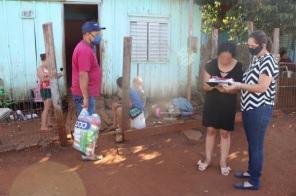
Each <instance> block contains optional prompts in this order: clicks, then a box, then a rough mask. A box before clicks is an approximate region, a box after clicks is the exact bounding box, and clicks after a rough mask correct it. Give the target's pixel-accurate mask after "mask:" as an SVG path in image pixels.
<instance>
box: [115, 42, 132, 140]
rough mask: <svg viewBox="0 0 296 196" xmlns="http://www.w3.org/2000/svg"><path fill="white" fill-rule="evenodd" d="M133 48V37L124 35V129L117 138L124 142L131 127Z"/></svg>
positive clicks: (122, 123) (122, 122)
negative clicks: (125, 135)
mask: <svg viewBox="0 0 296 196" xmlns="http://www.w3.org/2000/svg"><path fill="white" fill-rule="evenodd" d="M131 50H132V38H131V37H124V41H123V67H122V119H121V126H122V130H121V133H118V134H121V137H119V138H117V139H116V142H124V139H125V137H124V132H125V131H126V130H128V129H129V128H130V118H129V109H130V101H129V100H130V98H129V89H130V75H131Z"/></svg>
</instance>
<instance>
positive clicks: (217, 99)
mask: <svg viewBox="0 0 296 196" xmlns="http://www.w3.org/2000/svg"><path fill="white" fill-rule="evenodd" d="M236 103H237V98H236V95H230V94H222V93H220V92H218V91H217V90H216V89H215V90H213V91H212V92H208V93H207V94H206V98H205V104H204V109H203V121H202V122H203V126H205V127H214V128H216V129H224V130H227V131H233V130H234V121H235V113H236Z"/></svg>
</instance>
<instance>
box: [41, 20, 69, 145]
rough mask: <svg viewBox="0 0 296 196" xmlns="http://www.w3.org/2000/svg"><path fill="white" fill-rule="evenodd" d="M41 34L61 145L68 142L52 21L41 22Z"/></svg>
mask: <svg viewBox="0 0 296 196" xmlns="http://www.w3.org/2000/svg"><path fill="white" fill-rule="evenodd" d="M43 35H44V43H45V50H46V61H47V68H48V71H49V74H50V75H51V76H54V77H51V78H50V88H51V96H52V102H53V108H54V116H55V120H56V121H57V129H58V133H59V139H60V142H61V145H62V146H65V145H67V144H68V140H67V132H66V127H65V117H64V114H63V111H62V101H61V95H60V89H59V84H58V78H57V66H56V58H55V50H54V40H53V31H52V23H46V24H43Z"/></svg>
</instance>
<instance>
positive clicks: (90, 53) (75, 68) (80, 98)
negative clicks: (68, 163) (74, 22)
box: [71, 21, 105, 160]
mask: <svg viewBox="0 0 296 196" xmlns="http://www.w3.org/2000/svg"><path fill="white" fill-rule="evenodd" d="M103 29H105V28H102V27H100V26H99V25H98V24H97V23H96V22H92V21H89V22H85V23H84V24H83V25H82V33H83V39H82V40H81V41H80V42H79V43H78V44H77V45H76V47H75V49H74V52H73V56H72V87H71V91H72V94H73V100H74V103H75V107H76V112H77V115H79V114H80V112H81V110H82V108H86V109H87V110H88V113H89V115H92V114H94V113H95V97H97V96H100V90H101V81H102V68H101V66H100V65H99V63H98V60H97V57H96V53H95V46H96V45H99V44H100V41H101V38H102V37H101V32H100V31H101V30H103ZM82 158H83V159H85V160H98V159H100V157H99V156H95V157H86V156H82Z"/></svg>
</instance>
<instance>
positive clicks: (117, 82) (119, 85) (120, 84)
mask: <svg viewBox="0 0 296 196" xmlns="http://www.w3.org/2000/svg"><path fill="white" fill-rule="evenodd" d="M116 84H117V86H118V87H119V88H122V77H119V78H117V80H116Z"/></svg>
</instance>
